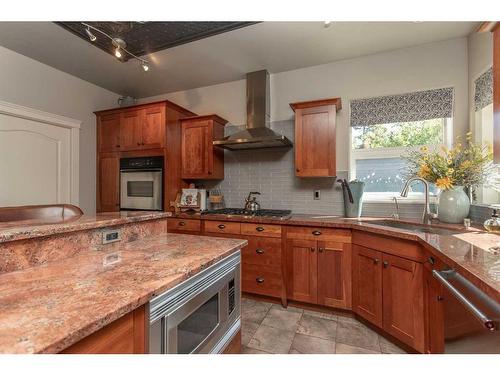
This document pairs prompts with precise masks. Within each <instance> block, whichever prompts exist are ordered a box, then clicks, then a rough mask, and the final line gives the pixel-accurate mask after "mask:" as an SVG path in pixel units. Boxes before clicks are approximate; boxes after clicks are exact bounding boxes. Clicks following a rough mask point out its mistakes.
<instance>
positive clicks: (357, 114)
mask: <svg viewBox="0 0 500 375" xmlns="http://www.w3.org/2000/svg"><path fill="white" fill-rule="evenodd" d="M452 115H453V87H447V88H442V89H435V90H426V91H417V92H412V93H408V94H400V95H389V96H379V97H375V98H365V99H355V100H351V126H369V125H376V124H390V123H393V122H407V121H421V120H429V119H433V118H446V117H452Z"/></svg>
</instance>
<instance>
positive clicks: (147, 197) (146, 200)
mask: <svg viewBox="0 0 500 375" xmlns="http://www.w3.org/2000/svg"><path fill="white" fill-rule="evenodd" d="M120 209H121V210H151V211H161V210H163V156H152V157H141V158H122V159H120Z"/></svg>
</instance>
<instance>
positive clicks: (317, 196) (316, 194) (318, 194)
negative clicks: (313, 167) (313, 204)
mask: <svg viewBox="0 0 500 375" xmlns="http://www.w3.org/2000/svg"><path fill="white" fill-rule="evenodd" d="M313 198H314V200H316V201H319V200H320V199H321V190H314V194H313Z"/></svg>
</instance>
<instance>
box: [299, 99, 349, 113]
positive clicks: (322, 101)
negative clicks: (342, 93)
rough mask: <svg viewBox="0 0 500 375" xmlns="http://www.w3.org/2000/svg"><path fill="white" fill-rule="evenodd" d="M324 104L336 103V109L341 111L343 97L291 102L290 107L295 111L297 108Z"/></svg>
mask: <svg viewBox="0 0 500 375" xmlns="http://www.w3.org/2000/svg"><path fill="white" fill-rule="evenodd" d="M324 105H334V106H335V108H336V110H337V111H340V110H341V109H342V99H340V98H331V99H319V100H311V101H307V102H297V103H290V107H292V109H293V111H294V112H295V111H296V110H297V109H304V108H312V107H320V106H324Z"/></svg>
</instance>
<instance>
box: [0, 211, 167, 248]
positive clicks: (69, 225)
mask: <svg viewBox="0 0 500 375" xmlns="http://www.w3.org/2000/svg"><path fill="white" fill-rule="evenodd" d="M170 215H171V214H170V213H168V212H160V211H121V212H105V213H100V214H96V215H82V216H78V217H74V218H70V219H67V220H63V221H61V219H60V218H54V219H46V220H22V221H9V222H0V243H2V242H8V241H16V240H24V239H28V238H36V237H44V236H50V235H53V234H60V233H67V232H75V231H79V230H87V229H94V228H104V227H110V226H113V225H121V224H126V223H133V222H140V221H147V220H155V219H163V218H165V217H168V216H170Z"/></svg>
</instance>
